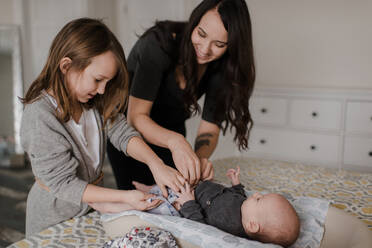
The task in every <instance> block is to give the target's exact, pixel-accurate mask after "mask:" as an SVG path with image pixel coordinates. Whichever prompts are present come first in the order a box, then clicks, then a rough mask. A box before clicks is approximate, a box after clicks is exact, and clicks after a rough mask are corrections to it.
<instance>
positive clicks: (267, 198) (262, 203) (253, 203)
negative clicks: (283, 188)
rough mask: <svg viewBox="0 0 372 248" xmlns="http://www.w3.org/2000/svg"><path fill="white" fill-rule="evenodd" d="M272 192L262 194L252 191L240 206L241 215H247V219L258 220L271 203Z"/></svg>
mask: <svg viewBox="0 0 372 248" xmlns="http://www.w3.org/2000/svg"><path fill="white" fill-rule="evenodd" d="M272 195H273V194H265V195H262V194H261V193H259V192H256V193H254V194H253V195H251V196H250V197H248V198H247V199H246V200H245V201H244V202H243V205H242V207H241V212H242V217H245V216H247V217H249V219H254V220H259V219H262V218H263V217H264V216H265V213H267V211H268V209H267V207H268V206H269V205H270V204H271V203H273V197H272Z"/></svg>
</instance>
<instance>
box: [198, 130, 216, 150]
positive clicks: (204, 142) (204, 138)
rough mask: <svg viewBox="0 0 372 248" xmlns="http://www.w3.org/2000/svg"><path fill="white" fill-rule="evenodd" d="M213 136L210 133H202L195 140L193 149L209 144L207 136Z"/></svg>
mask: <svg viewBox="0 0 372 248" xmlns="http://www.w3.org/2000/svg"><path fill="white" fill-rule="evenodd" d="M211 137H213V134H211V133H202V134H200V135H199V136H198V137H196V140H195V151H198V150H199V149H200V148H201V147H202V146H209V144H210V143H211V142H210V140H209V138H211Z"/></svg>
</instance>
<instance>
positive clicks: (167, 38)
mask: <svg viewBox="0 0 372 248" xmlns="http://www.w3.org/2000/svg"><path fill="white" fill-rule="evenodd" d="M128 71H129V74H130V78H131V86H130V87H131V88H130V97H129V105H128V112H127V117H128V121H129V122H130V123H131V124H132V125H133V126H134V127H135V128H136V129H137V130H138V131H139V132H140V133H141V134H142V136H143V137H144V139H145V140H146V141H147V142H148V143H150V145H151V148H152V149H153V150H154V151H155V152H156V153H157V155H158V156H159V157H160V158H162V159H163V161H164V163H165V164H167V165H172V166H174V167H175V168H177V169H178V170H179V171H180V172H181V174H182V175H183V176H184V178H185V179H187V180H188V181H189V182H190V183H191V184H194V183H196V182H197V181H199V180H200V179H210V178H212V177H213V167H212V164H211V163H210V162H209V161H208V158H209V157H210V156H211V154H212V153H213V151H214V149H215V147H216V145H217V141H218V136H219V132H220V130H222V131H223V134H225V132H226V130H227V129H228V128H234V129H235V136H234V140H235V142H236V143H237V144H238V146H239V149H246V148H247V146H248V137H249V131H250V129H251V127H252V119H251V115H250V113H249V109H248V100H249V98H250V96H251V93H252V90H253V86H254V80H255V67H254V59H253V47H252V34H251V22H250V16H249V12H248V8H247V6H246V3H245V1H244V0H204V1H203V2H201V3H200V4H199V6H197V7H196V9H195V10H194V11H193V12H192V14H191V16H190V19H189V21H188V22H186V23H182V22H171V21H164V22H157V23H156V25H155V26H153V27H152V28H150V29H149V30H147V31H146V32H145V33H144V34H143V35H142V36H141V37H140V39H139V40H138V41H137V43H136V44H135V46H134V47H133V49H132V51H131V53H130V54H129V57H128ZM204 94H205V101H204V107H203V110H202V120H201V122H200V125H199V129H198V133H197V138H196V140H195V147H194V148H195V152H194V151H193V149H192V147H191V145H190V144H189V143H188V142H187V141H186V139H185V135H186V130H185V120H186V119H188V118H189V117H190V116H191V115H192V114H195V113H198V112H200V107H199V106H198V103H197V100H198V99H199V98H200V97H201V96H202V95H204ZM107 152H108V157H109V159H110V162H111V165H112V167H113V171H114V174H115V177H116V181H117V184H118V187H119V188H120V189H133V186H132V184H131V182H132V181H138V182H141V183H144V184H149V185H151V184H153V183H154V180H153V178H152V175H151V173H150V171H149V170H148V169H147V167H146V166H145V165H143V164H141V163H139V162H136V161H135V160H132V159H131V158H129V157H126V156H123V155H122V154H120V153H119V152H118V151H117V150H116V149H115V148H114V147H113V146H112V145H111V144H110V143H109V144H108V149H107ZM129 161H130V162H129ZM124 163H125V164H136V166H130V167H129V166H125V168H123V166H121V165H122V164H124ZM128 170H130V172H128Z"/></svg>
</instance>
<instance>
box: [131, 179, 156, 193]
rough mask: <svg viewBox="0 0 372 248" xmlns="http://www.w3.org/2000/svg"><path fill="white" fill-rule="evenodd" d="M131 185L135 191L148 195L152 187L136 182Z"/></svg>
mask: <svg viewBox="0 0 372 248" xmlns="http://www.w3.org/2000/svg"><path fill="white" fill-rule="evenodd" d="M132 184H133V185H134V187H136V189H137V190H139V191H142V192H144V193H149V192H150V189H151V188H152V187H153V186H150V185H146V184H143V183H139V182H136V181H132Z"/></svg>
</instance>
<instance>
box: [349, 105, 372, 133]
mask: <svg viewBox="0 0 372 248" xmlns="http://www.w3.org/2000/svg"><path fill="white" fill-rule="evenodd" d="M346 131H347V132H369V133H372V103H371V102H348V103H347V107H346Z"/></svg>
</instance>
